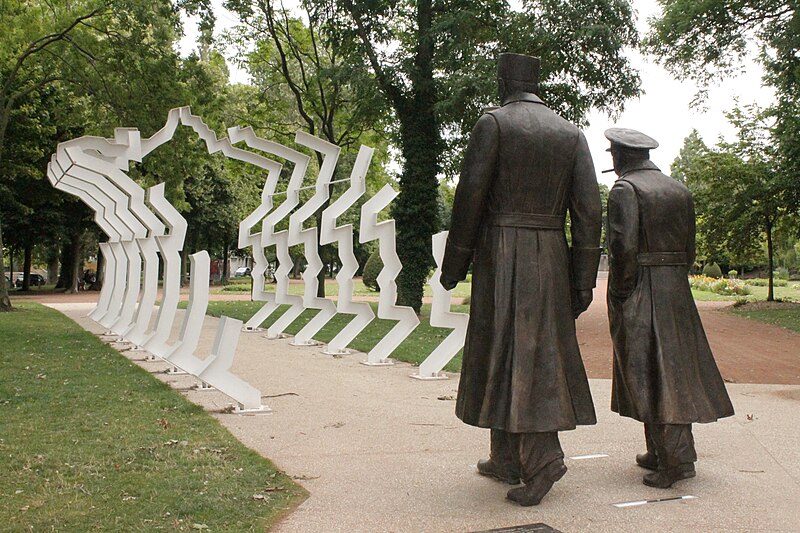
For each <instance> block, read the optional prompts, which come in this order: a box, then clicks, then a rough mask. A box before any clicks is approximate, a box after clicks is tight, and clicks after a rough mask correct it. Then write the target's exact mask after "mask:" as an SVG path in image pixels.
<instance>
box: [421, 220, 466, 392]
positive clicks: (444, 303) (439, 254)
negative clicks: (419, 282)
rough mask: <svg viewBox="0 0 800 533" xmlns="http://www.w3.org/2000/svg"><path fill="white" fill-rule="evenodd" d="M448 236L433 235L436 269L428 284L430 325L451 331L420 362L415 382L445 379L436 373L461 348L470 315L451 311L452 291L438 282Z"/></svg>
mask: <svg viewBox="0 0 800 533" xmlns="http://www.w3.org/2000/svg"><path fill="white" fill-rule="evenodd" d="M448 233H449V232H448V231H441V232H439V233H437V234H436V235H434V236H433V258H434V259H435V260H436V270H435V271H434V273H433V276H432V277H431V279H430V281H429V282H428V283H429V285H430V286H431V289H433V302H432V303H431V326H434V327H437V328H451V329H452V330H453V331H451V332H450V334H449V335H448V336H447V337H446V338H445V339H444V340H443V341H442V342H441V344H439V345H438V346H437V347H436V348H435V349H434V350H433V352H431V354H430V355H429V356H428V357H426V358H425V360H424V361H422V363H421V364H420V365H419V371H418V372H417V373H416V374H414V375H412V376H411V377H413V378H417V379H446V378H447V376H444V375H441V374H440V373H439V372H441V370H442V369H443V368H444V366H445V365H446V364H447V363H449V362H450V360H451V359H452V358H453V357H455V355H456V354H457V353H458V351H459V350H460V349H461V348H462V347H463V346H464V340H465V339H466V336H467V324H468V323H469V315H467V314H464V313H453V312H451V311H450V304H451V300H452V298H451V296H452V294H451V293H452V291H448V290H447V289H445V288H444V287H442V284H441V282H440V281H439V278H440V277H441V275H442V259H443V258H444V248H445V245H446V244H447V234H448Z"/></svg>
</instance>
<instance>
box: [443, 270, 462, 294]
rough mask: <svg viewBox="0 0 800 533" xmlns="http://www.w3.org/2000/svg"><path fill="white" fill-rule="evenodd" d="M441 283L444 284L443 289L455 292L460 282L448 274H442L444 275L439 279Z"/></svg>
mask: <svg viewBox="0 0 800 533" xmlns="http://www.w3.org/2000/svg"><path fill="white" fill-rule="evenodd" d="M439 283H441V284H442V287H444V288H445V289H447V290H448V291H450V290H453V289H454V288H455V286H456V285H458V280H457V279H454V278H451V277H449V276H448V275H447V274H445V273H444V272H442V275H441V276H440V277H439Z"/></svg>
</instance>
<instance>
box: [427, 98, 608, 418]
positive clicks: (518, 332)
mask: <svg viewBox="0 0 800 533" xmlns="http://www.w3.org/2000/svg"><path fill="white" fill-rule="evenodd" d="M567 209H569V212H570V220H571V235H572V246H573V249H572V253H571V254H570V249H569V247H568V245H567V240H566V237H565V233H564V220H565V214H566V212H567ZM601 225H602V222H601V203H600V195H599V190H598V185H597V179H596V176H595V172H594V166H593V164H592V158H591V154H590V152H589V148H588V145H587V143H586V139H585V138H584V136H583V134H582V133H581V132H580V131H579V130H578V128H576V127H575V126H573V125H571V124H570V123H568V122H567V121H565V120H564V119H562V118H560V117H559V116H557V115H556V114H555V113H553V112H552V111H551V110H550V109H548V108H547V107H546V106H545V105H544V104H543V103H542V101H541V100H540V99H539V98H538V97H536V96H535V95H533V94H528V95H526V96H524V97H522V98H521V99H520V100H517V101H512V102H508V103H506V104H505V105H504V106H503V107H501V108H499V109H497V110H495V111H492V112H490V113H487V114H484V115H483V116H482V117H481V118H480V119H479V120H478V123H477V125H476V126H475V128H474V130H473V132H472V135H471V137H470V141H469V146H468V148H467V151H466V153H465V160H464V167H463V170H462V173H461V178H460V180H459V183H458V187H457V189H456V196H455V201H454V204H453V215H452V223H451V228H450V234H449V237H448V244H447V248H446V250H445V257H444V261H443V264H442V272H443V273H444V274H446V275H448V277H450V278H451V279H464V277H465V276H466V274H467V270H468V268H469V264H470V262H471V261H474V264H473V275H472V296H471V309H470V322H469V328H468V331H467V338H466V343H465V346H464V358H463V363H462V367H461V381H460V383H459V387H458V397H457V401H456V415H457V416H458V417H459V418H460V419H461V420H462V421H464V422H465V423H467V424H471V425H474V426H479V427H487V428H494V429H500V430H504V431H507V432H512V433H532V432H549V431H561V430H567V429H574V428H575V426H576V425H578V424H594V423H595V422H596V419H595V413H594V406H593V404H592V398H591V395H590V392H589V385H588V381H587V379H586V371H585V370H584V366H583V361H582V360H581V355H580V351H579V349H578V342H577V340H576V337H575V322H574V317H573V315H572V310H571V305H570V301H571V300H570V298H571V291H572V290H577V289H586V290H591V289H592V288H593V287H594V285H595V279H596V275H597V264H598V261H599V255H600V252H599V243H600V230H601ZM570 256H571V257H570Z"/></svg>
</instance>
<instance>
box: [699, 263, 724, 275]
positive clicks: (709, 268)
mask: <svg viewBox="0 0 800 533" xmlns="http://www.w3.org/2000/svg"><path fill="white" fill-rule="evenodd" d="M703 275H704V276H707V277H709V278H721V277H722V269H721V268H720V267H719V265H718V264H716V263H706V266H704V267H703Z"/></svg>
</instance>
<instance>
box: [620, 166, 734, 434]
mask: <svg viewBox="0 0 800 533" xmlns="http://www.w3.org/2000/svg"><path fill="white" fill-rule="evenodd" d="M694 217H695V215H694V206H693V203H692V195H691V193H690V192H689V190H688V189H687V188H686V187H684V186H683V185H682V184H681V183H678V182H677V181H675V180H674V179H672V178H670V177H669V176H666V175H664V174H662V173H661V172H660V171H659V170H658V168H657V167H656V166H655V165H654V164H653V163H652V162H650V161H649V160H641V161H639V162H637V164H635V165H633V166H632V167H631V168H628V169H621V170H620V179H619V180H617V182H616V184H615V185H614V186H613V187H612V188H611V191H610V192H609V197H608V232H607V234H608V242H609V249H610V258H609V280H608V314H609V321H610V323H611V337H612V339H613V342H614V376H613V378H614V379H613V386H612V395H611V409H612V410H613V411H616V412H617V413H619V414H621V415H623V416H627V417H631V418H634V419H636V420H639V421H641V422H646V423H653V424H691V423H694V422H713V421H715V420H717V419H718V418H723V417H726V416H730V415H732V414H733V406H732V405H731V402H730V399H729V398H728V394H727V392H726V390H725V384H724V383H723V381H722V377H721V376H720V374H719V370H718V369H717V365H716V363H715V362H714V357H713V356H712V354H711V349H710V348H709V346H708V341H707V340H706V336H705V332H704V331H703V325H702V323H701V322H700V316H699V315H698V313H697V308H696V307H695V304H694V300H693V298H692V292H691V289H690V287H689V282H688V279H687V274H688V265H691V264H693V263H694V259H695V218H694Z"/></svg>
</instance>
